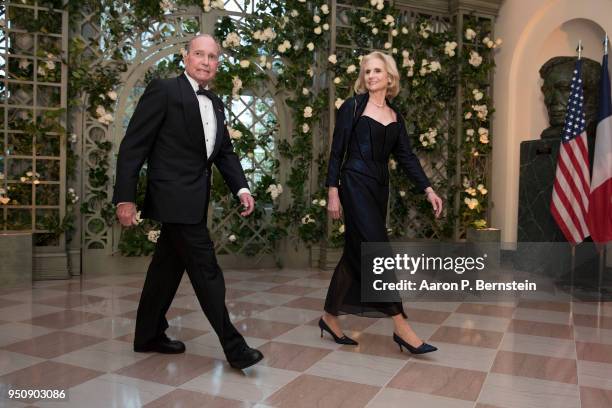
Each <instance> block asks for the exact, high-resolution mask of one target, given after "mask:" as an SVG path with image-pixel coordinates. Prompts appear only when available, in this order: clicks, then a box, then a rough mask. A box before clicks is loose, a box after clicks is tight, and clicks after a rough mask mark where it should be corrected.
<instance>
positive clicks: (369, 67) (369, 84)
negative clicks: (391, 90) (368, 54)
mask: <svg viewBox="0 0 612 408" xmlns="http://www.w3.org/2000/svg"><path fill="white" fill-rule="evenodd" d="M363 68H364V79H365V84H366V88H367V90H368V91H369V92H376V91H381V90H386V89H387V87H388V86H389V74H387V70H386V69H385V63H384V62H383V61H381V60H380V59H379V58H370V59H369V60H368V61H366V63H365V65H364V67H363Z"/></svg>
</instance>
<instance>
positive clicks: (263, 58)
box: [259, 55, 272, 69]
mask: <svg viewBox="0 0 612 408" xmlns="http://www.w3.org/2000/svg"><path fill="white" fill-rule="evenodd" d="M259 65H261V67H262V68H263V67H266V68H267V69H272V62H270V61H268V57H267V56H265V55H260V56H259Z"/></svg>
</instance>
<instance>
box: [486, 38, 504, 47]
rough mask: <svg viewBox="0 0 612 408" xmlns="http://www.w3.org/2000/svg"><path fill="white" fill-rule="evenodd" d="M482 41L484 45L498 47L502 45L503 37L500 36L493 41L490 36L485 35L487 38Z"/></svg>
mask: <svg viewBox="0 0 612 408" xmlns="http://www.w3.org/2000/svg"><path fill="white" fill-rule="evenodd" d="M482 42H483V44H484V45H486V46H487V47H489V48H497V47H500V46H501V45H502V39H501V38H498V39H497V40H495V41H493V40H492V39H490V38H489V37H485V38H483V39H482Z"/></svg>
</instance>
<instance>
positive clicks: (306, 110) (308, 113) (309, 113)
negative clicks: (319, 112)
mask: <svg viewBox="0 0 612 408" xmlns="http://www.w3.org/2000/svg"><path fill="white" fill-rule="evenodd" d="M304 117H305V118H311V117H312V108H311V107H310V106H306V107H305V108H304Z"/></svg>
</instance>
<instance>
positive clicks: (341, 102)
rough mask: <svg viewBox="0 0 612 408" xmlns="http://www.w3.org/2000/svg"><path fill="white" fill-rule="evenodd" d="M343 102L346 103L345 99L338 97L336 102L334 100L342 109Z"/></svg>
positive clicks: (338, 107) (337, 107) (337, 106)
mask: <svg viewBox="0 0 612 408" xmlns="http://www.w3.org/2000/svg"><path fill="white" fill-rule="evenodd" d="M343 103H344V99H341V98H337V99H336V102H334V105H335V106H336V109H340V107H341V106H342V104H343Z"/></svg>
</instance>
